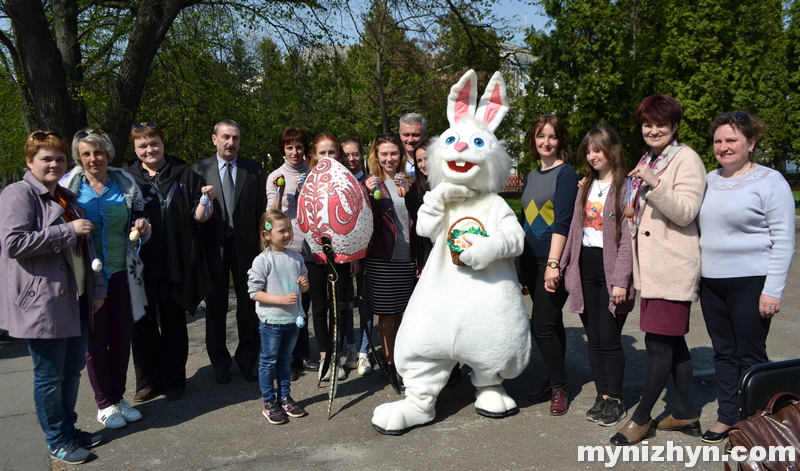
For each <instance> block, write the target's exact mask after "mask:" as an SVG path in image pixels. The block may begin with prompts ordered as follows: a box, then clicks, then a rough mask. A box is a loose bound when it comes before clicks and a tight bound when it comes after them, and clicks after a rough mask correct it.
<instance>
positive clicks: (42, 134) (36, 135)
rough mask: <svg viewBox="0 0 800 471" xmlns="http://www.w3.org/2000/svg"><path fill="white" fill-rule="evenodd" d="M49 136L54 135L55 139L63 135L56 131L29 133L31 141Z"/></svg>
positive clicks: (41, 139)
mask: <svg viewBox="0 0 800 471" xmlns="http://www.w3.org/2000/svg"><path fill="white" fill-rule="evenodd" d="M50 136H53V137H55V138H57V139H64V136H62V135H61V134H59V133H57V132H52V131H49V132H44V131H38V132H35V133H33V134H31V141H33V140H34V139H35V140H37V141H44V140H45V139H47V138H48V137H50Z"/></svg>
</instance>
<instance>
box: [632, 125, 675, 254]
mask: <svg viewBox="0 0 800 471" xmlns="http://www.w3.org/2000/svg"><path fill="white" fill-rule="evenodd" d="M684 146H686V144H683V143H679V142H678V141H677V139H676V140H673V141H672V142H670V143H669V145H667V147H665V148H664V150H663V151H661V154H659V155H658V156H657V157H656V156H655V153H654V152H653V149H650V150H649V151H647V152H646V153H645V154H644V155H643V156H642V158H641V159H639V163H638V164H636V166H637V167H638V166H640V165H644V164H647V165H649V166H650V169H651V170H653V173H654V174H655V175H656V176H659V175H661V174H662V173H664V171H665V170H666V169H667V167H668V166H669V164H670V163H671V162H672V159H673V158H674V157H675V155H676V154H677V153H678V152H680V151H681V150H682V149H683V147H684ZM650 190H651V188H650V185H648V184H646V183H645V182H644V180H642V179H641V178H634V179H633V181H632V182H631V191H630V194H629V195H628V198H629V199H628V204H629V205H631V206H633V217H632V218H631V219H630V220H629V228H630V230H631V236H632V237H633V238H634V239H635V238H636V234H637V233H638V232H639V223H640V222H641V220H642V214H644V209H645V207H647V193H648V192H649V191H650Z"/></svg>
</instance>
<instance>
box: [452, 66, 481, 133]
mask: <svg viewBox="0 0 800 471" xmlns="http://www.w3.org/2000/svg"><path fill="white" fill-rule="evenodd" d="M477 101H478V74H476V73H475V71H474V70H472V69H470V70H468V71H467V73H465V74H464V75H463V76H462V77H461V79H460V80H459V81H458V82H457V83H456V84H455V85H453V86H452V87H451V88H450V95H449V96H448V97H447V120H448V121H449V122H450V126H455V125H456V124H458V123H459V121H461V120H462V119H463V118H464V117H465V116H473V115H474V114H475V104H476V102H477Z"/></svg>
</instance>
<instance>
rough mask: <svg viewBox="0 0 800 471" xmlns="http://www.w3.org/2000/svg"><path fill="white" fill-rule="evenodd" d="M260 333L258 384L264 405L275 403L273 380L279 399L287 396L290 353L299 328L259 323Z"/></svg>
mask: <svg viewBox="0 0 800 471" xmlns="http://www.w3.org/2000/svg"><path fill="white" fill-rule="evenodd" d="M259 331H260V332H261V357H260V358H259V362H258V382H259V383H260V385H261V396H262V397H263V398H264V403H265V404H266V403H267V402H275V401H276V400H277V398H276V397H275V380H277V381H278V388H279V390H280V396H279V397H280V398H285V397H287V396H289V393H290V386H289V376H290V375H291V373H292V358H293V357H292V352H293V351H294V344H295V343H296V342H297V336H298V335H299V334H300V328H299V327H297V325H295V324H294V323H292V324H286V325H278V324H265V323H263V322H259Z"/></svg>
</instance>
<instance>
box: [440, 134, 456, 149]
mask: <svg viewBox="0 0 800 471" xmlns="http://www.w3.org/2000/svg"><path fill="white" fill-rule="evenodd" d="M458 138H459V136H458V133H455V132H454V133H452V134H450V135H447V136H444V139H443V140H442V142H444V145H445V146H451V145H453V144H455V143H456V142H458Z"/></svg>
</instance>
